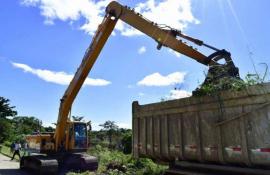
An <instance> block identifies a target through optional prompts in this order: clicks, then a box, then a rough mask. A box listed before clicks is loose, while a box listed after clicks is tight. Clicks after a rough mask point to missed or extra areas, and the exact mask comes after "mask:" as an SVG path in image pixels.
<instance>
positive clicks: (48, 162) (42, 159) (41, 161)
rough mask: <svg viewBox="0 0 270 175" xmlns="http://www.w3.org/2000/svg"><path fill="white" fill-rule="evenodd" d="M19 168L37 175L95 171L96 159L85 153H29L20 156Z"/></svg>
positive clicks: (96, 166)
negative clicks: (29, 154) (28, 154)
mask: <svg viewBox="0 0 270 175" xmlns="http://www.w3.org/2000/svg"><path fill="white" fill-rule="evenodd" d="M20 168H21V169H25V170H29V171H30V172H33V173H34V174H38V175H43V174H44V175H45V174H61V173H66V172H68V171H80V172H81V171H87V170H88V171H95V170H97V168H98V159H97V158H96V157H94V156H90V155H88V154H87V153H65V154H55V155H50V156H46V155H31V156H25V157H22V159H21V161H20Z"/></svg>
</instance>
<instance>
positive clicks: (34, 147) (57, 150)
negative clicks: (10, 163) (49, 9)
mask: <svg viewBox="0 0 270 175" xmlns="http://www.w3.org/2000/svg"><path fill="white" fill-rule="evenodd" d="M118 20H122V21H123V22H125V23H127V24H128V25H130V26H132V27H134V28H135V29H137V30H139V31H140V32H142V33H144V34H146V35H148V36H149V37H151V38H153V39H154V40H155V41H156V42H157V49H161V48H162V47H168V48H170V49H172V50H174V51H176V52H178V53H181V54H183V55H185V56H187V57H189V58H192V59H194V60H196V61H197V62H199V63H201V64H203V65H206V66H208V67H209V68H210V69H211V67H217V66H218V67H220V66H222V67H227V68H228V69H227V70H228V71H227V72H226V73H225V74H224V75H222V76H229V77H239V73H238V68H237V67H235V65H234V63H233V61H232V59H231V56H230V53H229V52H227V51H226V50H220V49H217V48H215V47H213V46H210V45H208V44H206V43H204V42H203V41H201V40H198V39H195V38H192V37H190V36H187V35H185V34H183V33H182V32H181V31H179V30H177V29H174V28H171V27H169V26H164V25H159V24H157V23H154V22H152V21H150V20H148V19H146V18H144V17H143V16H142V15H141V14H139V13H137V12H135V10H134V9H131V8H130V7H127V6H123V5H121V4H119V3H118V2H115V1H112V2H110V4H109V5H108V6H107V7H106V13H105V16H104V19H103V21H102V23H101V24H100V25H99V27H98V29H97V31H96V33H95V35H94V36H93V39H92V42H91V44H90V46H89V47H88V49H87V50H86V53H85V55H84V57H83V60H82V62H81V64H80V66H79V68H78V69H77V71H76V73H75V75H74V77H73V79H72V81H71V82H70V84H69V86H68V87H67V89H66V91H65V93H64V95H63V97H62V98H61V100H60V108H59V113H58V120H57V123H56V130H55V132H54V133H39V132H38V133H35V134H33V135H29V136H27V137H26V141H27V143H28V147H29V148H28V149H29V150H31V154H30V155H27V156H23V157H22V159H21V161H20V167H21V168H22V169H31V170H35V172H36V174H49V173H52V174H57V173H59V170H60V169H74V170H92V171H95V170H96V169H97V168H98V159H97V158H96V157H93V156H90V155H88V154H86V151H87V149H88V145H89V140H88V135H87V134H88V129H87V123H84V122H76V121H71V119H70V111H71V106H72V103H73V101H74V100H75V98H76V96H77V94H78V93H79V90H80V88H81V87H82V85H83V83H84V81H85V79H86V77H87V76H88V74H89V72H90V70H91V69H92V67H93V65H94V63H95V61H96V60H97V58H98V56H99V54H100V52H101V50H102V48H103V47H104V45H105V43H106V41H107V40H108V38H109V36H110V35H111V34H112V31H113V29H114V28H115V25H116V23H117V21H118ZM187 42H190V43H194V44H196V45H198V46H205V47H207V48H209V49H211V50H213V51H214V53H213V54H211V55H210V56H206V55H204V54H202V53H201V52H199V51H198V50H197V49H195V48H193V47H192V46H190V45H188V44H187ZM221 59H224V60H225V62H223V63H222V64H221V63H219V61H220V60H221Z"/></svg>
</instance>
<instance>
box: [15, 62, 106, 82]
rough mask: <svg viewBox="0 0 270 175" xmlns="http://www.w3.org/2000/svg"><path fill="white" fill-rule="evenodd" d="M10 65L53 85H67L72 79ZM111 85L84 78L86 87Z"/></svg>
mask: <svg viewBox="0 0 270 175" xmlns="http://www.w3.org/2000/svg"><path fill="white" fill-rule="evenodd" d="M12 65H13V66H14V67H15V68H19V69H22V70H23V71H24V72H28V73H31V74H33V75H36V76H37V77H39V78H40V79H42V80H44V81H47V82H51V83H55V84H60V85H68V84H69V83H70V81H71V80H72V78H73V76H74V75H73V74H67V73H65V72H55V71H50V70H46V69H34V68H32V67H30V66H28V65H26V64H21V63H14V62H12ZM109 84H111V82H109V81H107V80H103V79H93V78H86V80H85V82H84V85H88V86H107V85H109Z"/></svg>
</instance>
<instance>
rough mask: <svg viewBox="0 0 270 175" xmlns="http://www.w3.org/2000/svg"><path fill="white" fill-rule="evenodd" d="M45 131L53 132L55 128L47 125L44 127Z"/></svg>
mask: <svg viewBox="0 0 270 175" xmlns="http://www.w3.org/2000/svg"><path fill="white" fill-rule="evenodd" d="M44 130H45V132H54V131H55V128H53V127H51V126H48V127H44Z"/></svg>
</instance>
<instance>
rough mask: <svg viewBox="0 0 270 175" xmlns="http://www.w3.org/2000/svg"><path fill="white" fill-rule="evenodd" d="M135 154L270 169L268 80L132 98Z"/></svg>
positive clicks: (162, 158) (163, 159)
mask: <svg viewBox="0 0 270 175" xmlns="http://www.w3.org/2000/svg"><path fill="white" fill-rule="evenodd" d="M132 108H133V123H132V125H133V126H132V127H133V156H135V157H147V158H151V159H154V160H159V161H163V162H174V161H195V162H199V163H211V164H220V165H224V164H229V165H240V166H247V167H263V168H266V169H270V84H269V83H267V84H260V85H255V86H250V87H247V88H245V89H244V90H241V91H233V92H232V91H226V92H222V93H220V94H217V95H214V96H203V97H189V98H184V99H179V100H171V101H166V102H160V103H154V104H147V105H139V103H138V102H133V107H132Z"/></svg>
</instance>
